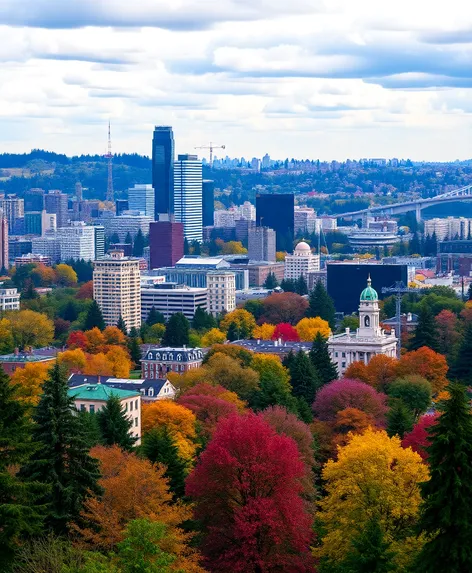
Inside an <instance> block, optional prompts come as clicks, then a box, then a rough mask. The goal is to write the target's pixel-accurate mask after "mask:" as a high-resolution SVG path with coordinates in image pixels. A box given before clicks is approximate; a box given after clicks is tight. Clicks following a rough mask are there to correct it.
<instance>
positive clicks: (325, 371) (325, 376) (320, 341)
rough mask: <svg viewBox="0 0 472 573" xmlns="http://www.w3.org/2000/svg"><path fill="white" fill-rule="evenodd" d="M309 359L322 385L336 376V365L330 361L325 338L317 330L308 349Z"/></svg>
mask: <svg viewBox="0 0 472 573" xmlns="http://www.w3.org/2000/svg"><path fill="white" fill-rule="evenodd" d="M310 360H311V362H312V364H313V366H314V367H315V368H316V371H317V372H318V376H319V378H320V382H321V385H322V386H324V385H325V384H328V383H329V382H331V381H332V380H336V378H337V377H338V371H337V368H336V366H335V365H334V364H333V362H332V361H331V357H330V355H329V352H328V344H327V340H326V338H324V337H323V335H322V334H321V332H318V333H317V334H316V336H315V340H314V341H313V346H312V347H311V350H310Z"/></svg>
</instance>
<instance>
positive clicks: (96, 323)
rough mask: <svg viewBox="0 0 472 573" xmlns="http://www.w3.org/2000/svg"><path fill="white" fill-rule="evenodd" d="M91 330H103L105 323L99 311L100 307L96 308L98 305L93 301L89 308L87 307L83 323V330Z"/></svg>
mask: <svg viewBox="0 0 472 573" xmlns="http://www.w3.org/2000/svg"><path fill="white" fill-rule="evenodd" d="M92 328H98V329H99V330H105V321H104V320H103V315H102V311H101V310H100V307H99V306H98V303H97V301H96V300H95V299H94V300H92V302H91V303H90V306H89V307H88V310H87V315H86V317H85V322H84V329H85V330H91V329H92Z"/></svg>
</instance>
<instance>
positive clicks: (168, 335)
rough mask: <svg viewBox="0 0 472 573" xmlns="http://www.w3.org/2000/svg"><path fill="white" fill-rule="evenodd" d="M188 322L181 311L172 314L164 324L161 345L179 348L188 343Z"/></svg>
mask: <svg viewBox="0 0 472 573" xmlns="http://www.w3.org/2000/svg"><path fill="white" fill-rule="evenodd" d="M189 331H190V324H189V322H188V320H187V318H186V317H185V315H184V314H182V313H181V312H176V313H175V314H173V315H172V316H171V317H170V318H169V320H168V321H167V324H166V331H165V333H164V336H163V337H162V346H170V347H172V348H179V347H181V346H184V345H188V343H189Z"/></svg>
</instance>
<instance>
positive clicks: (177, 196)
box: [174, 155, 203, 242]
mask: <svg viewBox="0 0 472 573" xmlns="http://www.w3.org/2000/svg"><path fill="white" fill-rule="evenodd" d="M202 204H203V199H202V162H201V161H199V159H198V157H197V156H196V155H179V156H178V158H177V161H176V162H175V163H174V214H175V220H176V221H178V222H179V223H183V224H184V236H185V238H186V239H187V240H188V241H199V242H201V241H202Z"/></svg>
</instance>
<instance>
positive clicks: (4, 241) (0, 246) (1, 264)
mask: <svg viewBox="0 0 472 573" xmlns="http://www.w3.org/2000/svg"><path fill="white" fill-rule="evenodd" d="M1 269H8V219H6V218H5V217H4V216H3V211H1V210H0V270H1Z"/></svg>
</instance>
